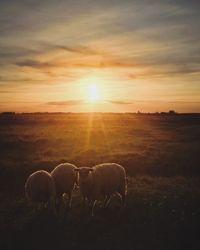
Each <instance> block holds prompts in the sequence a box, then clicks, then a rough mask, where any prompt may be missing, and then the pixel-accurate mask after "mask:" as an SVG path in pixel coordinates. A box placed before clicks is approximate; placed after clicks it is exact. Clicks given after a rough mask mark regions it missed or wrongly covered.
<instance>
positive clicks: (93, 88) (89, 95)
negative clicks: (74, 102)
mask: <svg viewBox="0 0 200 250" xmlns="http://www.w3.org/2000/svg"><path fill="white" fill-rule="evenodd" d="M83 83H84V86H85V99H86V100H87V101H88V102H90V103H97V102H100V101H102V100H103V81H102V79H101V78H99V77H97V76H90V77H87V78H85V79H84V81H83Z"/></svg>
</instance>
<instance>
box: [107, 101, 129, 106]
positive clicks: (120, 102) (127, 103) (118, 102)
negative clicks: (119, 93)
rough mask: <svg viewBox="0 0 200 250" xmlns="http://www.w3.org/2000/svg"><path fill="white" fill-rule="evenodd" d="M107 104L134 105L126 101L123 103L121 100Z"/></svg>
mask: <svg viewBox="0 0 200 250" xmlns="http://www.w3.org/2000/svg"><path fill="white" fill-rule="evenodd" d="M108 102H110V103H112V104H117V105H118V104H119V105H129V104H134V103H133V102H128V101H123V100H109V101H108Z"/></svg>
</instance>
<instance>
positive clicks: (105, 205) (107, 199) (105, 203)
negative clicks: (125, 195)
mask: <svg viewBox="0 0 200 250" xmlns="http://www.w3.org/2000/svg"><path fill="white" fill-rule="evenodd" d="M110 197H111V195H107V196H106V199H105V201H104V204H103V208H106V207H107V206H108V203H109V201H110Z"/></svg>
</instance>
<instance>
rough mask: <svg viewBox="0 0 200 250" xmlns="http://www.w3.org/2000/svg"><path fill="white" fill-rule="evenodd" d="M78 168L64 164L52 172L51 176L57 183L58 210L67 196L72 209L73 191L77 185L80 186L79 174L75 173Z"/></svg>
mask: <svg viewBox="0 0 200 250" xmlns="http://www.w3.org/2000/svg"><path fill="white" fill-rule="evenodd" d="M76 168H77V167H76V166H75V165H73V164H70V163H62V164H60V165H58V166H57V167H55V169H54V170H53V171H52V172H51V176H52V178H53V180H54V183H55V192H56V198H57V209H58V210H59V207H60V205H61V202H62V200H63V197H64V195H65V194H67V195H68V205H69V207H71V200H72V191H73V189H74V187H75V184H77V185H78V173H77V172H76V171H75V169H76Z"/></svg>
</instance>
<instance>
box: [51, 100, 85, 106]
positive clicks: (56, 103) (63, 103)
mask: <svg viewBox="0 0 200 250" xmlns="http://www.w3.org/2000/svg"><path fill="white" fill-rule="evenodd" d="M83 103H84V101H83V100H68V101H53V102H47V103H46V104H47V105H53V106H71V105H80V104H83Z"/></svg>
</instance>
